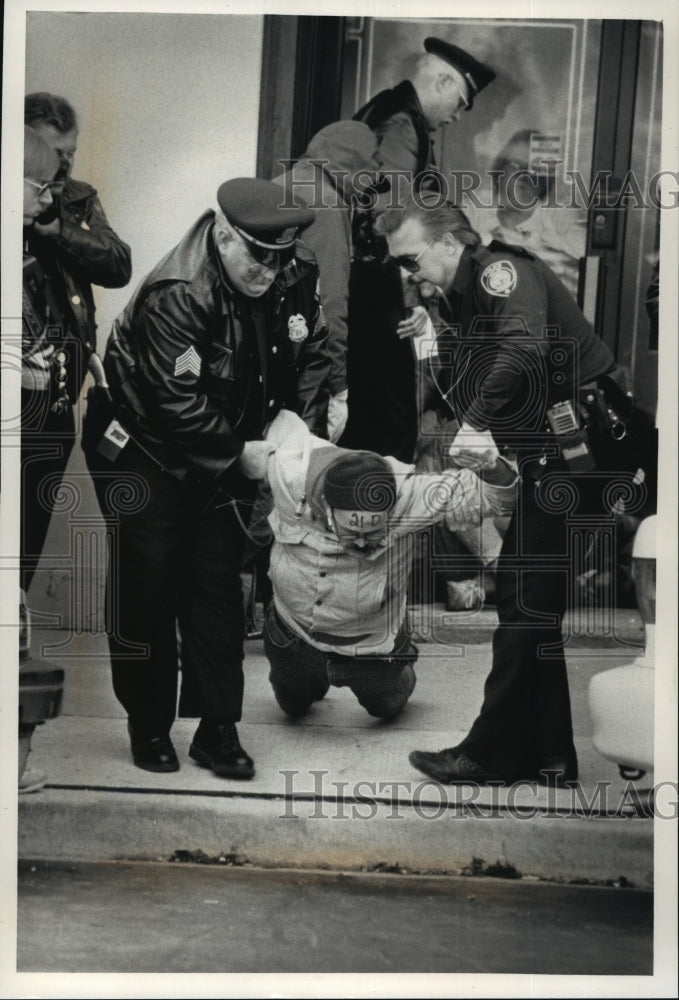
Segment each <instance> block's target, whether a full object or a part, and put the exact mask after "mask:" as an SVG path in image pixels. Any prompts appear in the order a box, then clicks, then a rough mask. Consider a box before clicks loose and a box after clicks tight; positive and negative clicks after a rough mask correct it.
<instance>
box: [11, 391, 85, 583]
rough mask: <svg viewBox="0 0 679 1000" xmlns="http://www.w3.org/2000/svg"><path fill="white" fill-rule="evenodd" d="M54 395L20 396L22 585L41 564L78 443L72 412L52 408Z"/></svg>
mask: <svg viewBox="0 0 679 1000" xmlns="http://www.w3.org/2000/svg"><path fill="white" fill-rule="evenodd" d="M52 403H53V399H52V393H51V392H50V391H49V390H48V391H44V392H28V391H26V390H22V393H21V519H20V524H21V529H20V530H21V551H20V565H21V586H22V587H23V589H24V590H25V591H28V588H29V587H30V585H31V581H32V580H33V576H34V574H35V571H36V569H37V567H38V563H39V562H40V554H41V553H42V549H43V546H44V544H45V538H46V537H47V530H48V528H49V524H50V519H51V517H52V512H53V511H54V509H55V506H58V503H57V501H58V494H59V487H60V486H61V483H62V481H63V477H64V472H65V470H66V466H67V465H68V459H69V456H70V454H71V451H72V449H73V444H74V441H75V420H74V418H73V409H72V407H71V406H68V407H67V409H66V410H65V412H64V413H54V412H53V411H52V409H51V406H52Z"/></svg>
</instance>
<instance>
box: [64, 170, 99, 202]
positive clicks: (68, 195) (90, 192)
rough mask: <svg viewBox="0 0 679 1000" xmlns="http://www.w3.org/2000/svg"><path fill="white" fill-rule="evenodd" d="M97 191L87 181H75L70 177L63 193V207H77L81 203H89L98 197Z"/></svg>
mask: <svg viewBox="0 0 679 1000" xmlns="http://www.w3.org/2000/svg"><path fill="white" fill-rule="evenodd" d="M96 193H97V189H96V188H93V187H92V185H91V184H87V183H86V182H85V181H75V180H73V178H72V177H69V178H68V179H67V180H66V182H65V184H64V190H63V191H62V192H61V202H62V204H63V205H75V204H76V203H77V202H79V201H87V199H88V198H92V197H94V195H96Z"/></svg>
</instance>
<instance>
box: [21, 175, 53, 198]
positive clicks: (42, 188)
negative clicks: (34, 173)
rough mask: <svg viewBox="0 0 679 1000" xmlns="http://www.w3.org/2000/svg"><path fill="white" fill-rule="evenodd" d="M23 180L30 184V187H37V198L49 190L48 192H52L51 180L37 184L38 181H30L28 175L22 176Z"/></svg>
mask: <svg viewBox="0 0 679 1000" xmlns="http://www.w3.org/2000/svg"><path fill="white" fill-rule="evenodd" d="M24 180H25V182H26V183H27V184H30V185H31V187H34V188H36V189H37V191H38V198H42V196H43V195H44V194H45V192H47V191H49V192H50V194H51V193H52V181H47V182H46V183H45V184H39V183H38V181H32V180H31V178H30V177H24Z"/></svg>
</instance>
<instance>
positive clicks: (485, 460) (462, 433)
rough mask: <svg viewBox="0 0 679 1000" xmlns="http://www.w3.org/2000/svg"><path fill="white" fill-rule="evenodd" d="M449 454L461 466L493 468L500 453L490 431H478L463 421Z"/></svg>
mask: <svg viewBox="0 0 679 1000" xmlns="http://www.w3.org/2000/svg"><path fill="white" fill-rule="evenodd" d="M448 454H449V455H450V457H451V459H452V460H453V462H454V463H455V465H457V466H459V467H460V468H469V469H492V468H493V467H494V466H495V464H496V462H497V460H498V458H499V457H500V453H499V451H498V450H497V446H496V444H495V441H494V440H493V435H492V434H491V433H490V431H477V430H475V429H474V428H473V427H472V426H471V425H470V424H466V423H463V424H462V426H461V427H460V429H459V431H458V432H457V434H456V435H455V438H454V440H453V443H452V444H451V446H450V448H449V450H448Z"/></svg>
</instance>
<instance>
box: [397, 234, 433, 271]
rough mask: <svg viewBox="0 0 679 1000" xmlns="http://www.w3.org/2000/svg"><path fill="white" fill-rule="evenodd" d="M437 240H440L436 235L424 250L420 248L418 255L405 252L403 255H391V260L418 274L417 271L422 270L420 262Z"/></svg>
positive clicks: (398, 265)
mask: <svg viewBox="0 0 679 1000" xmlns="http://www.w3.org/2000/svg"><path fill="white" fill-rule="evenodd" d="M437 242H438V236H436V237H434V239H433V240H429V242H428V243H427V245H426V246H425V247H423V248H422V250H420V252H419V253H418V255H417V257H411V256H410V255H409V254H404V256H403V257H390V258H389V260H390V261H391V262H392V264H395V265H396V266H397V267H402V268H403V270H404V271H407V272H408V273H409V274H417V272H418V271H419V270H420V264H419V261H420V259H421V258H422V257H424V255H425V253H426V252H427V250H428V249H429V247H431V246H433V245H434V243H437Z"/></svg>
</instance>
